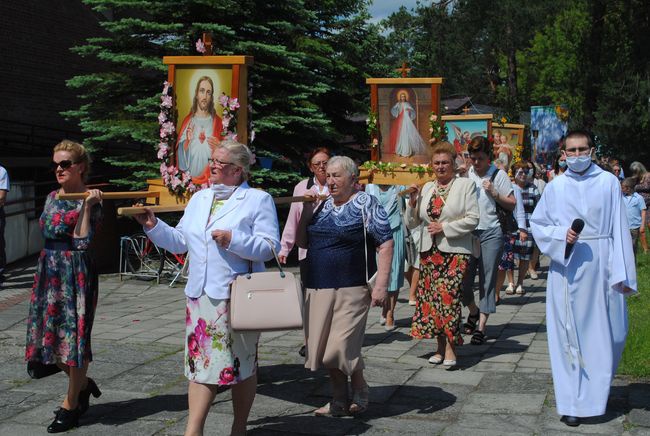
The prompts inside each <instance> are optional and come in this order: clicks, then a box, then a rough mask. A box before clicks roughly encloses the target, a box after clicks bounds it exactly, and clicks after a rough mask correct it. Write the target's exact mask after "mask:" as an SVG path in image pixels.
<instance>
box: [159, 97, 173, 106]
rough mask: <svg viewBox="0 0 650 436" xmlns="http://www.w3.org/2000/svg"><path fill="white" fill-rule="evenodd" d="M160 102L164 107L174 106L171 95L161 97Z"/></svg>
mask: <svg viewBox="0 0 650 436" xmlns="http://www.w3.org/2000/svg"><path fill="white" fill-rule="evenodd" d="M160 100H161V102H162V103H160V105H161V106H162V107H167V108H170V107H172V106H173V105H172V97H171V96H170V95H163V96H162V97H160Z"/></svg>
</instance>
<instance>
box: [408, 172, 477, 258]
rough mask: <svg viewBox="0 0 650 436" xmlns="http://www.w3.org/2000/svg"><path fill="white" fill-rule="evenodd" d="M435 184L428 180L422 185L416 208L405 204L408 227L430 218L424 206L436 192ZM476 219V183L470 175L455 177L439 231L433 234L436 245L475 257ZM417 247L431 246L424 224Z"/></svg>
mask: <svg viewBox="0 0 650 436" xmlns="http://www.w3.org/2000/svg"><path fill="white" fill-rule="evenodd" d="M435 187H436V184H435V183H433V182H428V183H426V184H425V185H424V186H423V187H422V191H421V192H420V198H419V199H418V204H417V206H416V208H415V209H414V208H411V207H407V209H406V222H407V226H408V228H409V229H414V228H415V227H417V226H418V225H420V223H422V222H424V223H425V226H427V225H428V224H429V223H430V222H431V218H430V217H429V214H428V213H427V208H428V207H429V203H430V202H431V197H432V196H433V194H434V192H435ZM478 221H479V206H478V196H477V194H476V185H475V184H474V182H473V181H471V180H470V179H467V178H464V177H457V178H455V179H454V182H453V184H452V185H451V188H450V189H449V195H448V196H447V201H446V203H445V206H444V207H443V208H442V213H441V214H440V217H439V218H438V222H439V223H441V224H442V233H438V234H437V235H436V246H437V247H438V249H439V250H440V251H442V252H443V253H459V254H471V255H473V256H474V257H478V256H479V254H480V251H479V250H480V248H479V246H478V244H476V243H475V241H474V237H473V235H472V231H473V230H474V229H475V228H476V226H477V225H478ZM420 244H421V245H420V251H428V250H429V249H431V247H432V246H433V239H432V238H431V234H430V233H429V232H428V231H427V229H426V227H423V228H422V238H421V239H420Z"/></svg>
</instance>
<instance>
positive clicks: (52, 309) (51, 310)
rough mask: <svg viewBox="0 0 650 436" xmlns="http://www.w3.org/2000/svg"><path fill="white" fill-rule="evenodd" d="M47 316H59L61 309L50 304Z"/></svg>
mask: <svg viewBox="0 0 650 436" xmlns="http://www.w3.org/2000/svg"><path fill="white" fill-rule="evenodd" d="M47 314H48V316H57V315H58V314H59V309H58V308H57V307H56V304H48V306H47Z"/></svg>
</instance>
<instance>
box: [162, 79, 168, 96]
mask: <svg viewBox="0 0 650 436" xmlns="http://www.w3.org/2000/svg"><path fill="white" fill-rule="evenodd" d="M169 86H170V84H169V82H168V81H166V80H165V83H163V92H162V93H163V95H167V93H168V92H169Z"/></svg>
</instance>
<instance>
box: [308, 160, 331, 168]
mask: <svg viewBox="0 0 650 436" xmlns="http://www.w3.org/2000/svg"><path fill="white" fill-rule="evenodd" d="M327 162H328V161H326V160H322V161H320V162H312V163H311V164H312V165H313V166H315V167H326V166H327Z"/></svg>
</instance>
